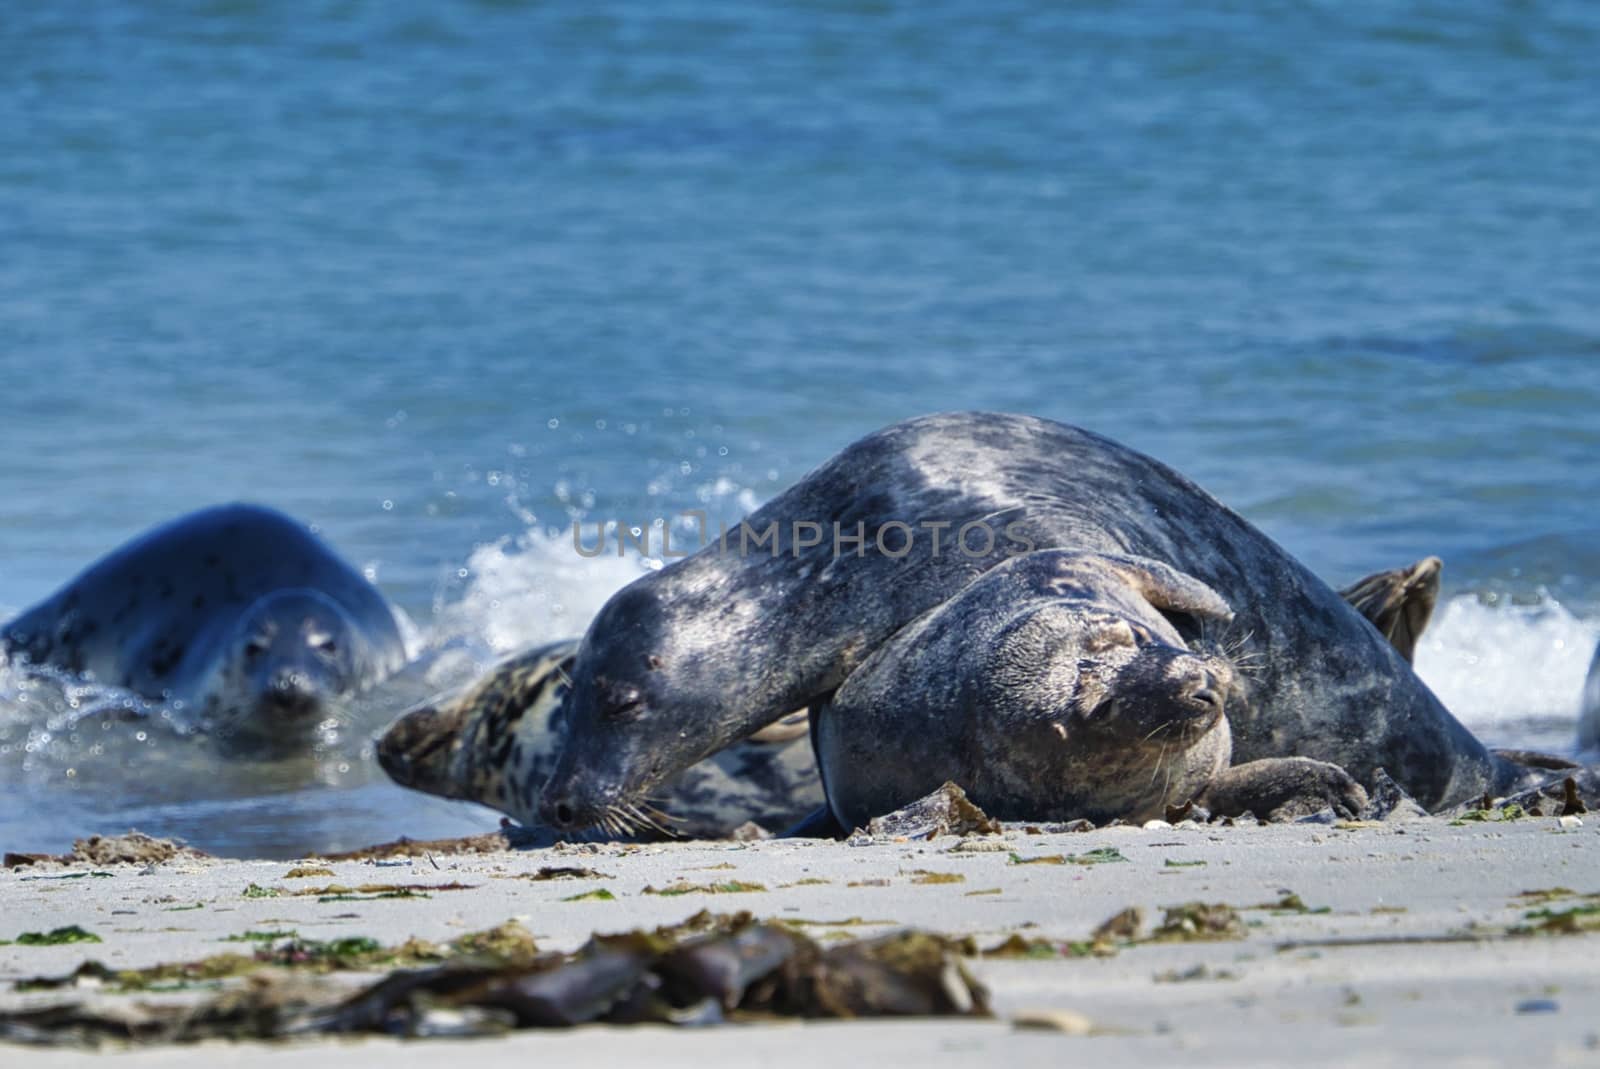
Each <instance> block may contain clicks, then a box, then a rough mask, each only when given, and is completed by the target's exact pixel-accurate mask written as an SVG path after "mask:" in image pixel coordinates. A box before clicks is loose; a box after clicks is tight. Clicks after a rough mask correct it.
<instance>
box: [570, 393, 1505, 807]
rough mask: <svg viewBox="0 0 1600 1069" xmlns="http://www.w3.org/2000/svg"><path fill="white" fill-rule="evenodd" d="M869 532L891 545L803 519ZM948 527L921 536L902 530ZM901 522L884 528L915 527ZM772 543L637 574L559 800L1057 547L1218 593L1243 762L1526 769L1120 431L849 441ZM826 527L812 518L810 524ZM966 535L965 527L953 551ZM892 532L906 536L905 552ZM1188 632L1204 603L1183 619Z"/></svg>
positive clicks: (640, 783) (1052, 426) (821, 675)
mask: <svg viewBox="0 0 1600 1069" xmlns="http://www.w3.org/2000/svg"><path fill="white" fill-rule="evenodd" d="M802 522H803V523H807V524H815V525H817V526H819V527H821V529H823V530H824V531H834V532H838V531H844V532H847V533H848V534H851V535H855V534H860V535H862V536H864V537H863V542H864V543H865V545H867V546H872V547H874V551H872V552H860V553H857V552H856V551H855V547H856V545H857V544H856V543H850V544H847V546H846V549H847V551H846V552H837V550H838V545H837V539H833V540H830V539H826V538H824V539H821V540H820V541H819V542H813V541H812V540H811V538H810V537H801V530H802V528H801V526H800V524H801V523H802ZM930 522H935V523H937V524H938V525H940V527H939V528H938V530H943V531H944V532H946V546H945V552H943V553H941V552H939V550H938V549H937V548H936V547H937V542H935V541H934V540H933V539H931V538H928V537H924V538H920V539H919V538H915V537H914V538H912V539H910V540H909V544H907V543H908V540H907V539H905V538H904V528H906V527H907V526H909V527H911V529H912V530H913V532H914V531H915V530H918V529H931V528H930V527H929V525H930ZM896 524H898V525H900V527H899V528H895V530H896V533H897V535H898V536H899V537H896V538H892V539H888V540H885V538H884V535H885V532H887V531H889V530H890V529H891V528H892V527H894V525H896ZM746 527H748V528H750V529H753V530H755V531H757V532H765V531H767V530H768V528H769V527H771V528H772V533H773V534H774V535H775V539H774V540H773V542H772V552H771V553H770V554H769V553H767V552H764V551H762V552H757V553H753V554H752V553H749V552H744V553H729V552H726V551H725V548H724V546H723V545H721V544H713V545H711V546H708V547H706V548H705V549H702V550H701V551H700V552H698V553H696V554H694V555H692V556H690V557H688V558H686V559H684V560H680V561H676V562H674V563H673V564H671V565H669V566H668V567H666V568H663V569H661V570H660V571H657V572H654V573H652V574H650V575H648V576H645V577H643V578H641V579H639V580H637V581H635V582H634V583H632V584H630V585H629V586H627V587H625V588H623V589H622V590H621V591H619V592H618V593H617V594H616V595H614V596H613V597H612V598H611V599H610V601H608V602H607V604H606V605H605V606H604V607H603V608H602V609H601V611H600V613H599V614H598V616H597V617H596V618H595V620H594V622H593V624H592V625H591V626H590V628H589V631H588V633H587V634H586V635H585V637H584V640H583V645H582V646H581V648H580V650H579V652H578V656H577V658H576V661H575V663H574V666H573V669H572V676H573V691H572V695H571V698H570V700H569V702H568V703H567V709H566V718H567V731H566V735H565V742H564V745H563V748H562V751H561V754H560V758H559V760H558V762H557V764H556V768H555V771H554V772H553V773H552V775H551V778H550V781H549V783H548V784H547V785H546V788H545V793H544V802H543V805H542V809H541V813H542V815H543V817H544V818H545V820H546V821H547V822H548V823H550V824H551V825H552V826H554V827H556V828H562V829H571V828H578V827H583V826H587V825H590V824H593V823H596V822H598V821H600V820H602V819H603V818H604V817H605V816H606V815H607V814H608V813H611V812H614V811H615V810H616V809H618V808H619V807H626V806H627V805H629V804H631V803H632V800H633V799H636V798H638V797H639V796H640V795H641V794H644V793H647V792H649V791H651V790H652V789H654V788H655V787H656V785H658V784H659V783H661V782H662V781H664V780H665V779H666V778H667V777H669V776H671V775H673V774H675V773H676V772H677V771H679V770H681V769H683V768H687V767H688V766H689V765H691V764H693V763H695V762H696V761H699V760H702V759H704V758H705V757H706V756H708V755H710V754H712V753H715V752H716V751H717V750H718V749H720V748H721V747H723V746H725V745H727V744H728V743H730V742H732V741H734V740H736V739H739V738H742V737H744V736H746V735H748V734H749V733H750V732H752V731H754V730H756V729H758V728H760V727H762V726H763V725H765V724H767V723H770V722H772V721H773V720H775V719H776V718H778V717H779V716H782V715H783V714H784V713H785V712H786V711H788V710H790V709H795V708H799V707H802V706H808V705H814V704H816V703H817V702H818V701H819V700H822V699H825V698H826V697H827V696H828V695H830V694H832V693H833V692H834V691H836V690H838V689H840V687H841V686H842V685H843V684H845V683H846V681H847V680H848V679H849V678H850V676H851V674H852V673H853V672H854V671H855V670H856V669H857V668H859V667H860V666H861V665H862V664H863V663H864V662H865V661H866V660H867V659H868V658H869V657H870V656H871V655H872V653H873V652H874V651H875V650H876V649H877V648H878V647H879V646H881V645H882V644H883V643H884V642H885V641H887V640H888V639H889V637H890V636H891V635H893V634H894V633H895V632H896V631H898V630H900V629H901V628H903V627H905V626H906V625H907V624H909V623H910V622H911V621H913V620H915V619H916V618H917V617H918V616H920V615H921V614H923V613H925V612H928V611H929V610H930V609H933V608H935V607H937V606H938V605H940V604H941V603H943V602H945V601H947V600H949V599H950V598H951V597H952V596H954V595H955V594H957V592H958V591H960V590H961V589H962V588H963V587H965V586H966V585H967V584H969V583H970V582H972V581H973V580H974V579H975V578H977V577H978V576H980V575H982V574H984V573H985V572H987V571H989V570H990V569H992V568H994V567H995V566H996V565H998V564H1000V563H1001V562H1002V561H1004V560H1005V559H1006V558H1008V557H1011V556H1017V555H1019V554H1020V553H1021V552H1028V551H1035V550H1040V549H1071V550H1076V551H1079V552H1082V553H1090V554H1106V555H1124V556H1133V557H1139V558H1143V559H1146V560H1151V561H1155V562H1156V563H1158V564H1162V565H1165V566H1167V567H1168V568H1171V569H1173V570H1175V571H1176V572H1178V573H1181V574H1182V575H1185V576H1187V577H1189V578H1191V579H1193V580H1195V581H1197V582H1199V583H1201V584H1203V585H1204V586H1206V587H1208V588H1209V589H1211V590H1212V591H1214V592H1215V593H1216V594H1217V596H1218V597H1220V598H1221V599H1222V600H1223V601H1224V602H1225V603H1226V604H1227V605H1228V606H1229V607H1230V608H1231V610H1232V613H1233V616H1232V619H1231V620H1230V621H1229V622H1228V623H1227V624H1226V625H1225V626H1222V627H1216V628H1214V629H1212V631H1211V633H1210V638H1211V640H1212V641H1214V642H1215V643H1217V645H1218V647H1219V648H1221V649H1225V650H1227V651H1228V655H1229V658H1230V660H1232V661H1233V663H1235V664H1236V665H1237V664H1248V665H1249V666H1250V670H1249V672H1248V673H1237V675H1238V677H1239V682H1240V685H1241V687H1242V688H1243V689H1244V690H1245V691H1246V692H1247V694H1248V701H1247V702H1245V703H1244V704H1242V705H1241V706H1240V707H1239V708H1238V709H1237V710H1233V709H1230V710H1229V717H1228V718H1229V724H1230V733H1231V742H1232V757H1233V761H1234V762H1236V763H1239V764H1244V763H1248V762H1251V761H1256V760H1260V759H1263V758H1278V757H1305V758H1310V759H1312V760H1316V761H1321V762H1325V763H1328V764H1332V765H1337V766H1339V767H1340V768H1343V769H1345V770H1346V771H1347V772H1348V773H1349V774H1350V775H1351V776H1352V777H1353V778H1354V779H1355V780H1356V781H1357V782H1359V783H1362V784H1370V783H1372V782H1373V781H1374V775H1375V773H1376V772H1377V771H1378V770H1379V769H1385V770H1387V772H1388V773H1389V775H1390V776H1392V777H1393V778H1394V779H1395V781H1396V782H1398V783H1399V784H1400V785H1401V786H1402V787H1404V788H1405V790H1406V791H1408V792H1409V793H1410V794H1411V795H1412V796H1413V797H1414V798H1416V799H1417V800H1418V801H1419V802H1421V803H1422V804H1423V805H1424V806H1426V807H1427V808H1429V809H1430V810H1435V811H1437V810H1439V809H1443V808H1447V807H1449V806H1451V805H1454V804H1456V803H1459V802H1462V801H1465V800H1467V799H1470V798H1473V797H1478V796H1482V795H1483V794H1485V793H1489V792H1494V793H1506V792H1507V791H1508V790H1509V789H1510V788H1511V787H1512V786H1513V785H1514V784H1515V783H1516V782H1518V781H1519V780H1520V779H1521V778H1522V776H1523V774H1524V770H1523V769H1521V768H1520V767H1519V766H1517V765H1515V764H1514V763H1512V762H1510V761H1508V760H1506V759H1504V758H1501V757H1498V756H1496V755H1494V754H1492V753H1490V752H1489V751H1488V750H1487V749H1486V748H1485V747H1484V746H1483V744H1482V743H1481V742H1479V741H1478V740H1477V739H1476V738H1474V737H1473V735H1472V734H1471V733H1470V732H1469V731H1468V730H1467V729H1466V728H1464V727H1463V726H1462V725H1461V724H1460V723H1459V722H1457V721H1456V719H1455V718H1454V717H1452V716H1451V715H1450V713H1449V712H1448V711H1447V710H1446V709H1445V708H1444V706H1443V705H1441V704H1440V702H1439V701H1438V699H1437V698H1435V697H1434V695H1433V694H1432V693H1431V692H1430V691H1429V690H1428V688H1427V687H1426V686H1425V685H1424V684H1423V683H1422V682H1421V680H1419V679H1418V678H1417V677H1416V675H1415V674H1414V673H1413V672H1412V670H1411V667H1410V665H1409V664H1408V663H1407V662H1406V660H1405V658H1404V657H1402V656H1401V654H1400V653H1399V652H1398V651H1397V650H1396V649H1395V647H1394V646H1393V645H1391V643H1390V642H1389V641H1387V640H1386V639H1385V637H1384V636H1383V635H1381V634H1380V633H1379V632H1378V631H1377V630H1376V629H1375V628H1374V627H1373V626H1372V625H1371V624H1370V623H1369V622H1368V621H1367V620H1366V619H1364V618H1363V617H1362V616H1361V614H1360V613H1358V612H1356V611H1355V610H1354V609H1353V608H1352V607H1351V606H1350V605H1348V604H1347V603H1346V602H1345V601H1344V600H1342V599H1341V598H1340V596H1339V595H1338V594H1337V593H1336V592H1334V591H1333V590H1332V589H1331V588H1329V587H1328V586H1327V585H1326V584H1324V583H1323V582H1322V581H1321V580H1320V579H1318V578H1317V577H1316V576H1314V575H1313V574H1311V572H1310V571H1308V570H1307V569H1306V568H1305V567H1304V566H1303V565H1301V564H1300V563H1299V562H1298V561H1296V560H1295V559H1294V558H1293V557H1291V556H1290V555H1289V554H1287V553H1285V552H1284V551H1283V550H1282V549H1280V548H1279V547H1278V546H1277V545H1275V544H1274V543H1273V542H1272V541H1271V540H1270V539H1268V538H1267V537H1266V536H1265V535H1264V534H1262V533H1261V532H1260V531H1258V530H1257V529H1256V528H1255V527H1253V526H1251V525H1250V524H1249V523H1247V522H1246V521H1245V520H1244V519H1243V518H1242V517H1240V516H1238V515H1237V514H1235V513H1234V512H1232V511H1231V510H1230V509H1228V508H1227V507H1225V506H1224V505H1222V504H1221V503H1219V502H1218V501H1216V500H1215V499H1214V498H1212V497H1211V496H1210V495H1209V494H1207V493H1206V492H1205V491H1203V490H1201V489H1200V488H1199V487H1197V486H1195V485H1194V484H1193V483H1191V482H1190V481H1189V480H1187V479H1185V478H1184V477H1183V476H1182V475H1180V474H1178V473H1177V472H1175V471H1173V470H1172V469H1171V468H1169V467H1167V466H1166V465H1164V464H1161V463H1160V462H1158V461H1156V460H1154V459H1152V458H1150V457H1148V456H1145V455H1143V454H1141V453H1138V452H1136V451H1134V450H1132V449H1129V448H1127V447H1125V446H1122V445H1120V444H1118V443H1116V442H1113V441H1111V440H1110V439H1107V438H1104V437H1101V436H1100V435H1096V434H1094V433H1092V432H1089V431H1085V430H1081V429H1079V428H1075V427H1071V426H1067V425H1064V424H1060V423H1054V422H1051V421H1048V420H1043V419H1037V418H1033V417H1028V416H1017V415H1006V414H999V413H983V412H976V413H949V414H940V415H934V416H925V417H921V418H917V419H912V420H908V421H906V422H903V423H899V424H895V425H893V426H890V427H888V428H885V429H883V430H881V431H878V432H876V433H874V434H871V435H868V436H867V437H866V438H863V439H861V440H860V441H858V442H856V443H854V444H852V445H850V446H848V447H847V448H845V449H844V450H843V451H842V452H840V453H839V454H838V455H837V456H835V457H833V458H832V459H830V460H828V461H827V462H825V463H824V464H823V465H822V466H821V467H819V468H817V469H816V470H814V471H813V472H811V473H810V474H809V475H807V476H806V477H805V478H803V479H801V480H800V482H798V483H797V484H796V485H794V486H793V487H791V488H790V489H788V490H787V491H785V492H784V493H782V494H780V495H779V496H778V497H776V498H774V499H773V500H772V501H771V502H769V503H768V504H767V505H765V506H764V507H762V508H761V509H759V510H757V511H756V512H755V513H754V514H753V515H752V516H751V517H750V518H749V519H748V520H747V521H746ZM804 530H805V531H806V533H807V535H808V536H809V534H810V528H809V527H807V528H805V529H804ZM958 532H972V533H975V534H976V535H977V537H974V538H967V539H965V541H964V542H963V546H962V549H961V550H960V551H952V550H951V549H950V544H951V542H950V539H951V536H952V535H956V534H957V533H958ZM886 541H887V545H888V546H889V548H898V549H901V550H903V552H896V553H890V552H887V551H884V545H885V542H886ZM1164 615H1166V616H1167V618H1168V622H1169V624H1170V625H1171V628H1172V629H1173V630H1174V631H1176V632H1177V634H1178V636H1179V637H1180V638H1182V639H1183V640H1184V642H1185V643H1190V642H1194V641H1198V640H1199V639H1200V638H1201V637H1202V628H1203V621H1202V618H1201V617H1200V616H1198V615H1197V614H1195V613H1193V612H1183V611H1169V612H1168V613H1166V614H1164Z"/></svg>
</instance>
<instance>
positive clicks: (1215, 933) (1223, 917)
mask: <svg viewBox="0 0 1600 1069" xmlns="http://www.w3.org/2000/svg"><path fill="white" fill-rule="evenodd" d="M1244 937H1245V928H1244V921H1243V920H1242V919H1240V917H1239V911H1238V910H1236V909H1234V908H1233V907H1232V906H1229V905H1225V904H1223V903H1221V902H1215V903H1206V902H1185V903H1184V904H1183V905H1181V906H1168V907H1167V912H1166V916H1165V917H1164V918H1162V921H1161V924H1160V925H1159V926H1158V927H1157V928H1156V930H1155V931H1153V932H1151V933H1150V936H1149V937H1148V938H1147V939H1146V940H1145V941H1146V942H1150V943H1190V942H1216V941H1220V940H1227V939H1243V938H1244Z"/></svg>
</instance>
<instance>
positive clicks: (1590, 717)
mask: <svg viewBox="0 0 1600 1069" xmlns="http://www.w3.org/2000/svg"><path fill="white" fill-rule="evenodd" d="M1578 749H1579V750H1580V751H1581V752H1585V753H1600V647H1596V649H1595V651H1594V660H1592V661H1590V662H1589V674H1588V676H1586V677H1585V678H1584V681H1583V697H1582V698H1581V699H1580V702H1579V705H1578Z"/></svg>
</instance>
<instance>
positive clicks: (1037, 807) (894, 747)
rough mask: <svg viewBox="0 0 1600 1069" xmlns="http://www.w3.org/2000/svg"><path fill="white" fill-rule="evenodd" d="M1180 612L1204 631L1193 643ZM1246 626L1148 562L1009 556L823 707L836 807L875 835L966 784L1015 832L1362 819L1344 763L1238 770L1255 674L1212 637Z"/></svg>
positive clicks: (822, 761)
mask: <svg viewBox="0 0 1600 1069" xmlns="http://www.w3.org/2000/svg"><path fill="white" fill-rule="evenodd" d="M1180 615H1181V616H1184V617H1187V618H1188V619H1190V620H1193V621H1197V622H1198V623H1200V624H1201V625H1202V626H1201V627H1200V628H1199V633H1198V635H1197V636H1195V637H1193V638H1192V639H1191V640H1189V641H1185V639H1184V638H1183V637H1182V636H1181V635H1180V634H1179V632H1178V629H1177V628H1176V627H1175V626H1173V624H1172V622H1171V621H1172V618H1173V617H1175V616H1180ZM1233 615H1234V614H1233V611H1232V609H1231V608H1230V607H1229V606H1228V603H1227V602H1226V601H1224V600H1223V598H1222V597H1221V596H1220V595H1219V594H1218V593H1217V592H1216V591H1214V590H1212V589H1211V588H1210V587H1208V586H1206V585H1205V584H1204V583H1201V582H1200V581H1199V580H1197V579H1194V578H1192V577H1190V576H1188V575H1185V574H1183V573H1181V572H1178V571H1176V570H1175V569H1173V568H1171V567H1168V566H1167V565H1165V564H1162V563H1160V562H1158V561H1155V560H1151V559H1148V558H1141V557H1134V556H1127V555H1121V554H1117V555H1113V554H1097V553H1082V552H1079V551H1076V550H1040V551H1037V552H1034V553H1029V554H1026V555H1023V556H1019V557H1014V558H1012V559H1010V560H1007V561H1004V562H1002V563H1001V564H999V565H997V566H996V567H994V568H993V569H991V570H990V571H988V572H986V573H984V574H983V575H982V576H980V577H979V578H978V579H976V580H974V581H973V582H972V583H970V584H968V585H967V586H966V587H964V588H963V589H962V590H961V591H960V592H958V593H957V594H956V595H955V596H954V597H952V598H951V599H950V600H948V601H946V602H944V603H942V604H941V605H939V606H938V607H937V608H935V609H933V610H931V611H929V612H927V613H925V614H923V615H922V616H920V617H918V618H917V619H916V620H913V621H912V622H911V623H910V624H908V625H907V626H905V627H904V628H901V629H900V630H899V631H898V632H896V633H895V634H894V635H893V636H892V637H891V638H890V639H889V640H888V641H887V642H885V643H884V644H883V645H881V646H879V647H878V648H877V649H876V650H875V651H874V652H873V654H872V655H871V656H870V657H868V658H867V659H866V661H864V662H863V663H862V664H861V666H860V667H859V668H857V669H856V670H855V671H853V672H851V673H850V676H849V677H848V678H847V679H846V680H845V682H844V685H843V686H841V687H840V688H839V689H838V691H837V692H836V693H835V694H834V696H833V698H832V699H831V700H830V701H828V702H827V703H826V704H825V705H824V706H823V707H822V708H820V709H819V710H818V711H817V714H816V728H815V741H816V754H817V763H818V767H819V768H820V769H821V772H822V778H823V782H824V784H825V786H826V791H827V798H828V805H829V807H830V809H831V810H832V813H833V815H834V817H835V819H836V820H837V821H838V822H839V825H840V827H841V828H845V829H847V828H855V827H865V826H866V824H867V822H868V821H869V820H870V819H871V818H873V817H875V816H879V815H881V814H884V813H889V812H893V811H894V810H897V809H899V808H901V807H902V806H905V805H907V804H909V803H911V802H913V801H915V800H916V799H918V798H921V797H923V796H924V795H926V794H928V793H929V792H930V791H932V790H934V789H935V788H937V787H938V786H939V785H940V784H941V783H944V782H946V781H954V782H956V783H959V784H961V785H962V787H964V788H965V789H966V792H967V794H968V795H969V796H970V797H971V799H972V801H973V803H974V804H976V805H977V806H978V807H979V808H981V809H982V810H983V811H984V812H985V813H987V814H989V815H990V816H991V817H994V818H996V819H999V820H1013V821H1016V820H1061V821H1065V820H1074V819H1080V818H1082V819H1088V820H1092V821H1094V822H1096V823H1105V822H1107V821H1111V820H1133V821H1145V820H1150V819H1154V818H1159V817H1162V816H1164V815H1165V814H1166V812H1167V808H1168V807H1169V806H1181V805H1183V804H1185V803H1188V802H1191V801H1197V802H1199V803H1200V804H1201V805H1203V806H1205V807H1206V808H1207V809H1209V810H1212V811H1214V812H1217V813H1225V814H1227V815H1237V814H1239V813H1241V812H1243V811H1245V810H1249V811H1251V812H1253V813H1255V814H1256V815H1258V816H1262V817H1264V818H1265V817H1269V816H1271V815H1272V814H1273V813H1276V812H1279V811H1280V810H1281V809H1282V807H1283V806H1285V805H1286V804H1289V803H1290V802H1291V801H1292V799H1291V797H1290V795H1298V796H1303V801H1299V802H1298V806H1299V808H1300V809H1302V810H1303V811H1305V812H1315V811H1317V810H1319V809H1322V808H1323V807H1324V806H1325V805H1333V806H1335V807H1337V808H1341V809H1343V810H1345V812H1346V813H1347V815H1352V816H1353V815H1354V814H1356V813H1358V812H1360V811H1361V810H1362V809H1363V808H1364V807H1365V805H1366V796H1365V792H1364V791H1363V790H1362V789H1361V787H1360V786H1358V785H1356V784H1355V783H1354V782H1353V781H1351V780H1350V778H1349V776H1347V775H1346V774H1345V772H1344V771H1343V770H1342V769H1340V768H1338V767H1337V766H1335V765H1331V764H1326V763H1324V762H1318V761H1313V760H1311V759H1309V758H1305V757H1272V758H1260V759H1257V760H1255V761H1252V762H1249V763H1248V764H1244V765H1233V764H1232V757H1233V740H1232V734H1231V730H1230V724H1229V713H1230V712H1231V713H1232V715H1233V716H1240V715H1244V716H1248V715H1249V713H1248V709H1247V705H1248V703H1249V701H1250V700H1251V693H1250V689H1249V688H1248V686H1247V682H1246V681H1247V679H1248V676H1249V671H1250V669H1249V662H1248V661H1246V660H1244V659H1242V658H1239V656H1238V655H1237V654H1234V656H1233V657H1230V656H1229V652H1230V651H1229V650H1227V649H1225V648H1222V647H1220V646H1217V645H1215V644H1214V642H1212V641H1211V640H1209V639H1208V638H1207V632H1208V631H1221V630H1223V629H1225V628H1226V625H1227V624H1228V623H1230V622H1231V621H1232V619H1233ZM1286 788H1288V789H1289V790H1288V793H1287V794H1286Z"/></svg>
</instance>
